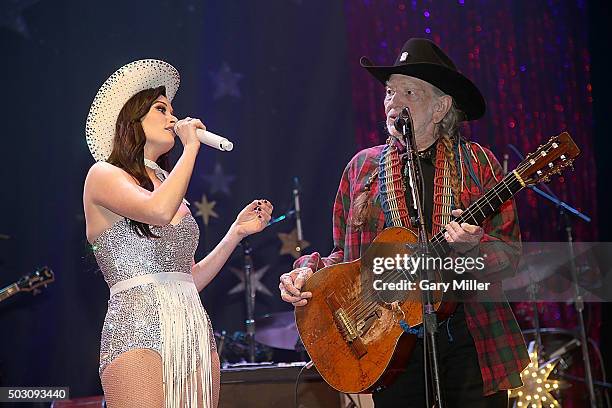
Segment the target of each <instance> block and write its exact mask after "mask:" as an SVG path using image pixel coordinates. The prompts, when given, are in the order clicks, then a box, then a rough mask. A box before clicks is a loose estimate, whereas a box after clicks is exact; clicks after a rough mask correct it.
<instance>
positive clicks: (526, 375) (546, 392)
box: [508, 341, 564, 408]
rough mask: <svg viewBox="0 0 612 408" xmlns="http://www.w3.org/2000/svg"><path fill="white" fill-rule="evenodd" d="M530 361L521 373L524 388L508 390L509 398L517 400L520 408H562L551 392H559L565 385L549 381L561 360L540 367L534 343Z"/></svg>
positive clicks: (532, 343) (530, 348) (530, 344)
mask: <svg viewBox="0 0 612 408" xmlns="http://www.w3.org/2000/svg"><path fill="white" fill-rule="evenodd" d="M529 359H530V360H531V362H530V363H529V365H528V366H527V368H525V369H524V370H523V372H522V373H521V380H522V381H523V386H522V387H519V388H515V389H512V390H508V398H516V401H515V405H514V406H515V407H520V408H557V407H561V405H560V404H559V402H558V401H557V400H556V399H555V397H554V396H553V395H552V394H551V392H554V391H557V390H558V389H559V388H561V387H562V386H563V385H564V384H563V383H562V382H561V381H557V380H549V379H548V376H549V375H550V373H551V372H552V370H554V368H555V367H556V365H557V363H558V362H559V359H556V360H551V361H549V362H546V363H543V364H542V366H540V362H539V360H538V359H539V355H538V350H537V348H536V347H535V342H533V341H532V342H531V343H529Z"/></svg>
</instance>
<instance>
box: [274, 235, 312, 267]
mask: <svg viewBox="0 0 612 408" xmlns="http://www.w3.org/2000/svg"><path fill="white" fill-rule="evenodd" d="M277 235H278V239H280V240H281V241H282V243H283V246H282V247H281V249H280V255H284V254H289V255H291V256H293V257H294V258H296V259H297V258H299V257H300V251H303V250H304V248H307V247H308V246H310V242H308V241H302V247H301V248H300V247H299V246H298V242H297V229H295V228H294V229H293V231H291V232H290V233H288V234H285V233H283V232H279V233H278V234H277Z"/></svg>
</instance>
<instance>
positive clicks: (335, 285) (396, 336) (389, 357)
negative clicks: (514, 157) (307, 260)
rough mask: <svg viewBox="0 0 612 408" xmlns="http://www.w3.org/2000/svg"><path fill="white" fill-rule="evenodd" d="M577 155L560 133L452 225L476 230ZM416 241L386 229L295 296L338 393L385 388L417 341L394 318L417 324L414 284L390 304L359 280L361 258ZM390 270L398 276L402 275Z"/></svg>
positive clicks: (322, 369) (312, 350)
mask: <svg viewBox="0 0 612 408" xmlns="http://www.w3.org/2000/svg"><path fill="white" fill-rule="evenodd" d="M579 153H580V149H578V147H577V146H576V144H575V143H574V141H573V140H572V138H571V137H570V135H569V134H568V133H567V132H564V133H562V134H560V135H558V136H554V137H552V138H551V139H550V140H549V141H548V142H547V143H546V144H544V145H542V146H540V147H539V148H538V149H537V151H535V152H534V153H531V154H529V155H528V156H527V157H526V159H525V160H524V161H523V162H521V164H520V165H519V166H518V167H517V168H516V169H515V170H514V171H512V172H510V173H508V174H507V175H506V176H505V177H504V178H503V179H502V180H501V181H500V182H499V183H498V184H496V185H495V186H494V187H493V188H491V189H490V190H489V191H487V192H486V193H485V194H484V195H483V196H481V197H480V198H479V199H478V200H477V201H475V202H474V203H472V204H471V205H470V206H469V207H468V208H467V209H466V210H465V211H464V212H463V213H462V214H461V216H460V217H458V218H457V219H456V221H457V222H458V223H459V224H461V223H463V222H467V223H469V224H472V225H480V224H481V223H482V222H483V221H484V220H485V219H487V218H488V217H489V216H491V215H492V214H493V213H495V212H496V211H497V210H498V209H499V208H500V207H501V206H502V204H504V203H505V202H506V201H508V200H509V199H511V198H512V197H513V196H514V195H515V194H516V193H518V192H519V191H520V190H522V189H523V188H525V187H526V186H531V185H534V184H536V183H539V182H542V181H544V182H549V181H550V178H551V176H553V175H556V174H560V172H561V170H563V169H564V168H566V167H568V166H571V165H572V162H573V160H574V159H575V158H576V156H578V154H579ZM407 244H414V245H407ZM417 244H418V233H417V231H416V230H415V229H412V228H403V227H391V228H387V229H385V230H383V231H382V232H381V233H380V234H379V235H378V236H377V237H376V238H375V239H374V241H373V242H372V244H371V245H370V246H369V247H368V249H367V250H366V252H365V253H364V254H363V257H362V258H360V259H357V260H355V261H352V262H344V263H339V264H336V265H331V266H327V267H325V268H322V269H321V270H319V271H317V272H316V273H315V274H313V275H312V276H311V277H310V278H309V279H308V280H307V281H306V282H305V283H304V286H303V287H302V291H308V292H312V298H311V299H309V300H308V304H307V305H305V306H303V307H296V308H295V319H296V325H297V328H298V332H299V334H300V337H301V340H302V342H303V343H304V347H305V348H306V351H307V352H308V354H309V356H310V358H311V359H312V361H313V362H314V364H315V365H316V367H317V370H318V371H319V373H320V374H321V376H322V377H323V378H324V379H325V381H327V383H328V384H329V385H330V386H332V387H333V388H335V389H337V390H338V391H341V392H344V393H367V392H372V391H373V390H375V389H376V388H378V387H379V386H385V385H388V384H389V383H391V382H392V381H393V380H394V379H395V377H396V376H397V375H399V374H401V373H402V372H403V371H404V369H405V367H406V364H407V361H408V359H409V358H410V355H411V352H412V349H413V346H414V343H415V341H416V336H414V335H411V334H407V333H406V332H405V330H404V329H403V328H402V327H401V326H400V321H403V322H405V323H407V324H408V325H409V326H410V327H414V326H418V325H420V324H421V323H422V322H423V314H422V305H421V301H420V298H421V293H420V290H419V289H418V287H417V290H411V291H405V292H396V293H397V294H398V295H395V296H396V297H397V296H399V298H395V299H387V298H384V297H381V296H378V295H377V294H376V293H374V292H376V291H374V288H373V287H372V285H371V284H370V283H369V282H367V279H364V276H367V275H371V274H370V271H364V270H363V269H364V268H365V263H364V262H363V260H364V259H370V260H371V259H373V258H374V257H381V256H382V257H384V256H395V254H396V253H399V254H400V255H402V256H403V254H407V255H408V256H411V255H413V254H415V256H416V252H415V250H412V249H410V248H416V247H418V245H417ZM385 248H386V250H387V252H388V253H386V254H385V253H384V252H385V251H384V250H383V249H385ZM390 248H391V249H390ZM429 249H430V253H432V254H434V255H437V256H444V255H445V254H447V253H448V252H449V251H450V247H449V245H448V243H447V242H446V240H445V239H444V231H440V232H439V233H438V234H436V235H434V236H433V237H431V239H430V240H429ZM402 251H403V252H402ZM389 252H392V253H389ZM364 272H365V273H364ZM397 272H398V275H399V274H400V273H401V272H403V271H397ZM385 273H389V272H385ZM406 293H409V294H406ZM402 294H406V295H402ZM432 295H433V297H434V301H435V307H436V311H437V313H438V315H439V316H440V315H441V318H445V314H448V313H449V312H450V308H449V307H447V306H448V305H447V304H446V303H445V302H444V299H443V296H442V291H441V290H438V291H436V290H434V291H433V292H432Z"/></svg>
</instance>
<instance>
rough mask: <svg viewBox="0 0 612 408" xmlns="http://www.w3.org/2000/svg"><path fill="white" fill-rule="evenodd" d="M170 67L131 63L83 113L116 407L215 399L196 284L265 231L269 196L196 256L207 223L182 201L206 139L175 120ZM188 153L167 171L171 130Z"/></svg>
mask: <svg viewBox="0 0 612 408" xmlns="http://www.w3.org/2000/svg"><path fill="white" fill-rule="evenodd" d="M178 85H179V75H178V72H177V71H176V69H175V68H174V67H172V66H171V65H169V64H167V63H165V62H163V61H158V60H140V61H135V62H132V63H130V64H127V65H125V66H124V67H122V68H120V69H119V70H118V71H116V72H115V73H114V74H113V75H112V76H111V77H110V78H109V79H107V80H106V82H105V83H104V84H103V85H102V87H101V88H100V90H99V91H98V94H97V95H96V97H95V99H94V101H93V104H92V106H91V109H90V112H89V116H88V118H87V126H86V134H87V143H88V145H89V148H90V150H91V153H92V155H93V156H94V158H95V159H96V161H97V163H96V164H94V165H93V166H92V167H91V169H90V171H89V174H88V175H87V179H86V180H85V187H84V192H83V205H84V207H85V218H86V224H87V227H86V228H87V229H86V233H87V239H88V241H89V242H90V243H91V244H92V246H93V249H94V254H95V256H96V260H97V261H98V264H99V266H100V269H101V270H102V273H103V274H104V279H105V280H106V282H107V283H108V285H109V287H110V300H109V304H108V312H107V315H106V319H105V321H104V327H103V329H102V341H101V347H100V378H101V380H102V386H103V388H104V394H105V397H106V402H107V404H108V406H109V407H111V408H114V407H130V408H132V407H139V406H142V407H204V408H209V407H215V406H216V405H217V401H218V395H219V357H218V355H217V353H216V348H215V343H214V337H213V335H212V328H211V324H210V320H209V319H208V316H207V314H206V311H205V310H204V308H203V307H202V303H201V301H200V298H199V295H198V292H199V291H200V290H202V289H203V288H204V287H205V286H206V285H207V284H208V283H209V282H210V281H211V280H212V279H213V278H214V277H215V275H216V274H217V273H218V272H219V270H220V269H221V267H222V266H223V264H224V263H225V262H226V260H227V259H228V257H229V255H230V254H231V253H232V251H233V250H234V248H235V247H236V245H237V244H238V243H239V242H240V240H241V239H242V238H244V237H245V236H247V235H249V234H253V233H256V232H259V231H261V230H262V229H263V228H264V227H265V226H266V225H267V223H268V221H269V220H270V216H271V213H272V205H271V204H270V203H269V202H268V201H267V200H255V201H253V202H252V203H250V204H249V205H247V206H246V207H245V208H244V209H243V210H242V211H241V212H240V214H238V217H237V218H236V221H235V222H234V223H233V224H232V226H231V227H230V229H229V231H228V232H227V234H226V235H225V237H224V238H223V239H222V240H221V242H220V243H219V244H218V245H217V247H216V248H215V249H214V250H213V251H212V252H211V253H210V254H209V255H208V256H207V257H206V258H204V259H203V260H201V261H199V262H197V263H196V262H195V261H194V258H193V255H194V253H195V249H196V247H197V244H198V237H199V230H198V226H197V223H196V222H195V220H194V219H193V217H192V216H191V213H190V211H189V209H188V208H187V206H186V205H185V204H186V201H185V200H184V198H183V197H184V196H185V192H186V190H187V186H188V184H189V180H190V178H191V173H192V171H193V166H194V163H195V159H196V156H197V154H198V150H199V148H200V142H199V140H198V138H197V137H196V129H205V126H204V124H203V123H202V122H201V121H200V120H198V119H192V118H185V119H182V120H178V121H177V118H176V117H175V116H173V110H172V106H171V101H172V99H173V97H174V95H175V94H176V91H177V89H178ZM174 132H176V135H177V136H178V137H179V138H180V140H181V142H182V144H183V153H182V154H181V157H180V158H179V160H178V161H177V163H176V165H175V166H174V168H173V169H172V170H171V171H170V172H168V170H169V168H168V167H167V162H166V159H167V153H168V151H169V150H170V149H171V148H172V147H173V145H174V136H175V133H174Z"/></svg>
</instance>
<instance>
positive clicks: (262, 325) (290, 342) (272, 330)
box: [255, 311, 299, 350]
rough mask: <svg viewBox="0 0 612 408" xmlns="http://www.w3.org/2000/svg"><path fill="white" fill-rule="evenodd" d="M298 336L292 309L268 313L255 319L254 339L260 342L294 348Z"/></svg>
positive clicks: (287, 348) (277, 346)
mask: <svg viewBox="0 0 612 408" xmlns="http://www.w3.org/2000/svg"><path fill="white" fill-rule="evenodd" d="M298 338H299V336H298V331H297V327H296V325H295V316H294V314H293V311H290V312H278V313H270V314H267V315H265V316H262V317H260V318H258V319H255V340H257V341H258V342H259V343H261V344H265V345H266V346H269V347H274V348H278V349H283V350H295V345H296V343H297V341H298Z"/></svg>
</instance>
